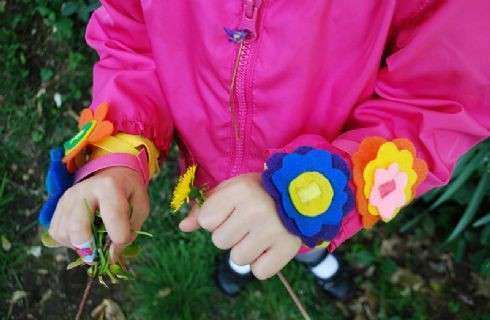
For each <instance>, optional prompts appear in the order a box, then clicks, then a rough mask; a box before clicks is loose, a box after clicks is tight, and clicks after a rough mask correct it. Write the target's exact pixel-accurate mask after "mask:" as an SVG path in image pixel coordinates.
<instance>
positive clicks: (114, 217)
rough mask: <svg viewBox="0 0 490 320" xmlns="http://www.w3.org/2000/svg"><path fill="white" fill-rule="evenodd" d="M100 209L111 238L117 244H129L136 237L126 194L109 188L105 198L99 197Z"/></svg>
mask: <svg viewBox="0 0 490 320" xmlns="http://www.w3.org/2000/svg"><path fill="white" fill-rule="evenodd" d="M98 201H99V210H100V216H101V217H102V221H103V222H104V225H105V228H106V229H107V233H108V234H109V237H110V239H111V240H112V242H113V243H114V244H116V245H126V244H129V243H130V242H131V241H132V240H133V237H134V233H133V232H131V225H130V223H129V204H128V201H127V198H126V197H125V194H124V193H122V192H120V191H118V190H107V191H106V193H105V195H104V198H103V199H98Z"/></svg>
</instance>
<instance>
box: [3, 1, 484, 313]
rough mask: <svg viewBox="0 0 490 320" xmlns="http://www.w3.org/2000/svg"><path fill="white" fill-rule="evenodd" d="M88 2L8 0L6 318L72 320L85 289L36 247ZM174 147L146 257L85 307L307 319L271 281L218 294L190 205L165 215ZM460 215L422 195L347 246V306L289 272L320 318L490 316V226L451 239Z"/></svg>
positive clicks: (156, 186) (78, 276) (73, 94)
mask: <svg viewBox="0 0 490 320" xmlns="http://www.w3.org/2000/svg"><path fill="white" fill-rule="evenodd" d="M92 2H94V1H82V0H79V1H67V2H64V1H58V0H53V1H49V2H47V1H41V0H36V1H30V0H22V1H15V2H13V1H0V14H1V18H0V21H1V22H0V25H1V29H0V49H1V54H2V60H1V61H2V62H1V64H0V68H1V69H0V70H1V79H2V81H0V139H1V143H0V144H1V146H2V152H1V153H0V237H1V248H0V287H1V289H0V318H3V319H73V318H74V314H75V313H76V310H77V305H78V302H79V300H80V297H81V295H82V291H83V288H84V286H85V281H86V274H85V272H84V270H83V269H75V270H71V271H66V270H65V268H66V265H67V263H68V262H69V261H70V260H71V259H72V258H73V253H71V252H68V251H67V250H65V249H47V248H44V247H42V246H41V243H40V241H39V233H38V232H39V231H38V226H37V220H36V215H37V212H38V210H39V208H40V206H41V204H42V201H43V199H45V194H44V190H43V181H44V172H45V169H46V164H47V150H48V148H49V147H50V146H54V145H57V144H60V143H61V142H63V141H64V140H65V139H66V138H68V137H69V136H70V135H71V134H72V133H73V132H74V130H75V126H76V125H75V118H76V114H77V113H78V112H79V110H80V109H81V108H82V107H84V106H86V105H88V103H89V97H90V73H91V71H90V66H91V64H92V63H93V61H95V59H96V57H95V55H94V53H93V52H91V51H90V50H89V49H87V48H86V46H85V45H84V42H83V39H82V35H83V28H84V25H85V21H86V18H87V12H88V11H89V10H90V9H91V8H90V6H91V4H92ZM176 152H177V150H176V149H175V148H174V150H173V152H172V154H171V155H170V157H169V160H168V161H167V164H166V166H165V167H164V168H163V169H162V172H161V174H160V175H159V177H158V178H157V179H156V181H154V182H153V183H152V187H151V197H152V208H153V209H152V215H151V218H150V220H149V221H148V222H147V223H146V224H145V226H144V229H145V230H146V231H150V232H151V233H153V234H154V235H155V237H154V238H152V239H140V240H138V241H139V242H140V244H141V246H142V248H143V252H142V254H141V255H140V257H138V258H137V259H135V260H134V261H132V263H131V268H132V269H133V271H134V273H135V275H136V279H135V280H134V281H131V282H129V283H124V284H119V285H116V286H112V287H111V288H110V289H104V288H102V287H101V286H96V287H95V289H94V290H93V292H92V294H91V296H90V298H89V302H88V305H87V310H88V311H91V310H92V309H93V308H94V307H95V306H96V305H98V304H99V303H101V301H102V300H103V299H104V298H110V299H113V300H114V301H116V302H117V303H118V304H119V305H120V306H121V307H122V309H123V311H124V313H125V314H126V316H127V317H128V318H129V319H209V318H213V319H301V317H300V314H299V313H298V311H297V309H296V308H295V306H294V304H293V303H292V301H291V300H290V298H289V297H288V295H287V293H286V291H285V289H284V288H283V287H282V285H281V283H280V281H279V280H278V279H277V277H274V278H272V279H270V280H267V281H264V282H257V283H254V284H253V285H251V286H250V287H249V288H248V289H247V290H246V292H244V294H242V295H241V296H240V297H238V298H235V299H228V298H226V297H224V296H222V295H221V294H220V293H219V292H218V291H217V290H216V288H215V287H214V285H213V282H212V280H211V274H212V271H213V265H214V259H215V256H216V255H217V254H219V250H217V249H215V248H214V247H213V246H212V244H211V241H210V237H209V235H208V234H207V233H206V232H203V231H200V232H196V233H194V234H191V235H185V234H182V233H180V232H178V230H177V224H178V221H179V220H180V219H181V218H182V217H183V215H184V213H180V214H178V215H172V214H170V212H169V210H168V202H169V201H168V200H169V199H168V197H169V192H170V190H171V186H172V185H173V183H174V181H175V177H176V172H177V168H176ZM461 194H462V195H463V194H464V192H461ZM487 205H488V203H485V206H487ZM486 208H488V206H487V207H486ZM461 211H462V208H461V206H460V205H459V204H458V202H454V201H453V202H448V203H446V204H445V205H443V206H441V207H440V208H439V209H438V211H436V212H430V213H428V210H427V201H419V202H417V203H415V205H413V206H412V207H411V208H409V209H408V210H406V211H405V212H403V213H401V214H400V216H401V217H400V218H399V219H397V221H395V222H393V223H390V224H388V225H384V226H382V227H379V228H376V229H375V230H374V231H370V232H363V233H362V234H360V235H358V236H356V237H355V238H354V239H353V240H352V241H350V242H349V243H348V244H346V245H345V246H344V247H343V248H342V249H341V251H340V252H339V254H340V255H341V256H342V257H343V260H344V261H345V262H346V264H347V265H348V266H349V268H350V269H351V272H352V273H353V275H354V277H353V278H354V281H355V282H356V285H357V291H356V296H355V298H354V300H353V301H350V302H347V303H340V302H336V301H333V300H331V299H329V298H327V297H324V296H322V295H320V294H319V292H317V290H316V288H315V286H314V283H313V279H312V277H311V275H310V274H309V273H308V272H307V271H306V270H305V269H303V268H302V267H301V266H299V265H297V264H295V263H291V264H290V265H288V266H287V267H286V268H285V270H284V274H285V275H286V277H287V278H288V279H289V281H290V282H291V285H292V286H293V288H294V289H295V291H296V292H297V293H298V295H299V297H300V299H301V301H302V302H303V303H304V304H305V305H306V308H307V310H308V312H309V313H310V314H311V316H312V318H313V319H393V320H394V319H429V318H430V319H472V320H475V319H490V304H489V303H488V302H489V299H490V283H489V281H488V280H485V278H484V276H483V275H484V273H482V270H483V269H480V267H479V266H480V265H481V262H480V261H485V258H488V244H489V240H488V239H490V229H488V230H489V231H482V232H481V233H478V235H479V236H480V237H481V239H483V240H481V241H480V240H478V241H476V240H475V241H473V240H472V238H471V237H474V233H468V232H467V233H465V234H464V236H462V238H464V239H463V240H464V241H463V240H458V241H456V242H454V243H453V244H450V245H444V240H445V239H446V237H447V235H448V230H451V229H452V227H451V226H453V225H455V224H456V223H457V221H458V217H459V216H460V213H461ZM418 216H420V217H421V219H418V220H417V221H418V224H417V225H414V227H411V228H410V225H411V223H412V222H413V221H414V220H413V218H414V217H418ZM401 230H404V231H403V232H402V231H401ZM485 230H486V229H485ZM485 248H487V249H485ZM485 250H486V251H485ZM86 316H87V318H88V313H87V314H86Z"/></svg>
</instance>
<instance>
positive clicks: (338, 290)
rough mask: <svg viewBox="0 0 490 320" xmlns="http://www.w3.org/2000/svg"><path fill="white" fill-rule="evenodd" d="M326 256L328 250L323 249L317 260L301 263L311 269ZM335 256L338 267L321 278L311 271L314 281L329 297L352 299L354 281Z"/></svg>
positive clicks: (343, 299)
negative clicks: (322, 253)
mask: <svg viewBox="0 0 490 320" xmlns="http://www.w3.org/2000/svg"><path fill="white" fill-rule="evenodd" d="M327 256H328V252H327V251H325V254H324V255H322V256H321V257H320V258H319V259H318V260H317V261H314V262H312V263H305V262H301V263H302V264H304V265H306V266H307V267H308V268H309V269H310V270H311V269H313V268H314V267H316V266H318V265H319V264H320V263H321V262H322V261H323V260H324V259H325V258H326V257H327ZM335 258H336V259H337V262H338V263H339V268H338V269H337V271H336V272H335V273H334V274H333V275H332V276H331V277H329V278H326V279H323V278H320V277H318V276H317V275H315V274H314V273H313V272H312V273H313V276H314V277H315V282H316V283H317V285H318V287H319V288H320V290H321V291H322V292H323V293H325V294H326V295H327V296H329V297H331V298H334V299H337V300H340V301H347V300H350V299H352V297H353V296H354V291H355V290H354V283H353V282H352V276H351V274H350V272H349V271H348V270H347V269H346V268H345V267H344V266H343V263H342V262H341V260H340V259H339V258H338V257H337V256H335Z"/></svg>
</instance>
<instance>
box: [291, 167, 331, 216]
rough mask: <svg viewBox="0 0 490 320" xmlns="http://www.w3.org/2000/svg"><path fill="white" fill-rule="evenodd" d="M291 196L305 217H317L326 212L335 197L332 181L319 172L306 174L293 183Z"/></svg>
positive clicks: (297, 208)
mask: <svg viewBox="0 0 490 320" xmlns="http://www.w3.org/2000/svg"><path fill="white" fill-rule="evenodd" d="M288 190H289V196H290V197H291V201H292V202H293V205H294V207H295V208H296V210H298V212H299V213H301V214H302V215H304V216H308V217H316V216H318V215H320V214H322V213H323V212H325V211H326V210H327V209H328V207H330V204H331V203H332V198H333V195H334V192H333V188H332V185H331V184H330V181H328V179H327V178H326V177H325V176H324V175H322V174H321V173H319V172H304V173H302V174H300V175H299V176H297V177H296V178H294V179H293V181H291V183H290V184H289V187H288Z"/></svg>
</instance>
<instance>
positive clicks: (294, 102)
mask: <svg viewBox="0 0 490 320" xmlns="http://www.w3.org/2000/svg"><path fill="white" fill-rule="evenodd" d="M102 2H103V6H102V7H101V8H100V9H98V10H97V11H96V12H95V13H94V14H93V16H92V18H91V19H90V23H89V25H88V28H87V34H86V38H87V42H88V44H89V45H90V46H91V47H93V48H94V49H95V50H97V52H98V53H99V55H100V61H99V62H98V63H97V64H96V65H95V68H94V87H93V96H94V98H93V103H92V106H93V107H95V106H97V105H98V104H99V103H101V102H103V101H107V102H109V103H110V105H111V108H112V109H111V112H110V114H109V119H110V120H112V121H113V122H114V123H115V125H116V128H117V129H118V130H119V131H123V132H127V133H132V134H140V135H144V136H146V137H147V138H150V139H152V140H153V141H154V143H155V144H156V145H157V147H158V148H159V149H161V150H162V151H163V152H165V151H166V150H168V147H169V143H170V141H171V139H172V137H173V136H176V137H178V138H179V140H180V142H181V146H182V147H183V149H184V150H183V157H184V160H185V161H186V163H187V164H189V163H190V162H196V163H197V164H198V165H199V166H200V170H199V173H198V181H199V182H200V183H206V184H208V186H210V187H212V186H215V185H216V184H218V183H219V182H221V181H223V180H225V179H228V178H230V177H233V176H235V175H238V174H242V173H246V172H261V171H262V170H263V166H264V160H265V159H266V158H267V156H268V154H269V151H270V150H273V149H282V148H285V147H291V146H293V145H312V146H315V145H321V144H322V143H324V142H329V143H332V144H333V145H334V146H336V147H338V148H340V149H343V150H344V151H346V152H348V153H349V154H352V153H353V152H354V151H355V150H356V148H357V145H358V144H359V142H360V141H361V140H362V139H363V138H365V137H369V136H374V135H377V136H383V137H385V138H387V139H393V138H397V137H404V138H408V139H410V140H411V141H412V142H413V143H414V144H415V146H416V148H417V153H418V154H419V155H420V156H421V158H423V159H424V160H425V161H426V162H427V164H428V165H429V169H430V173H429V176H428V178H427V179H426V180H425V182H424V183H423V184H422V185H421V186H420V187H419V189H418V194H420V193H423V192H425V191H427V190H429V189H431V188H434V187H436V186H439V185H441V184H444V183H446V182H447V181H448V179H449V178H450V176H451V170H452V168H453V166H454V164H455V162H456V161H457V159H458V158H459V157H460V156H461V155H462V154H463V153H464V152H466V151H467V150H468V149H470V148H471V147H472V146H473V145H475V144H476V143H478V142H479V141H481V140H482V139H484V138H486V137H488V136H490V134H489V133H490V129H489V128H490V109H489V108H490V41H489V38H488V35H489V34H490V1H487V0H474V1H471V2H467V1H436V0H417V1H415V0H404V1H402V0H399V1H396V0H386V1H358V0H342V1H318V0H194V1H152V0H141V1H137V0H124V1H120V0H106V1H102ZM224 28H229V29H248V30H249V31H250V32H251V37H250V38H249V39H248V40H245V42H244V43H243V45H242V47H241V49H239V47H240V45H239V44H237V43H234V42H232V41H230V40H229V39H228V35H227V34H226V33H225V31H224ZM360 228H361V224H360V222H359V219H358V218H357V217H356V216H351V217H350V218H349V219H344V222H343V225H342V229H341V232H339V234H338V236H337V238H336V239H335V240H334V241H333V242H332V244H331V247H330V249H331V250H333V249H334V248H335V247H336V246H338V245H339V244H340V243H341V242H342V241H344V240H345V239H347V238H349V237H351V236H352V235H353V234H354V233H356V232H357V231H358V230H359V229H360Z"/></svg>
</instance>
